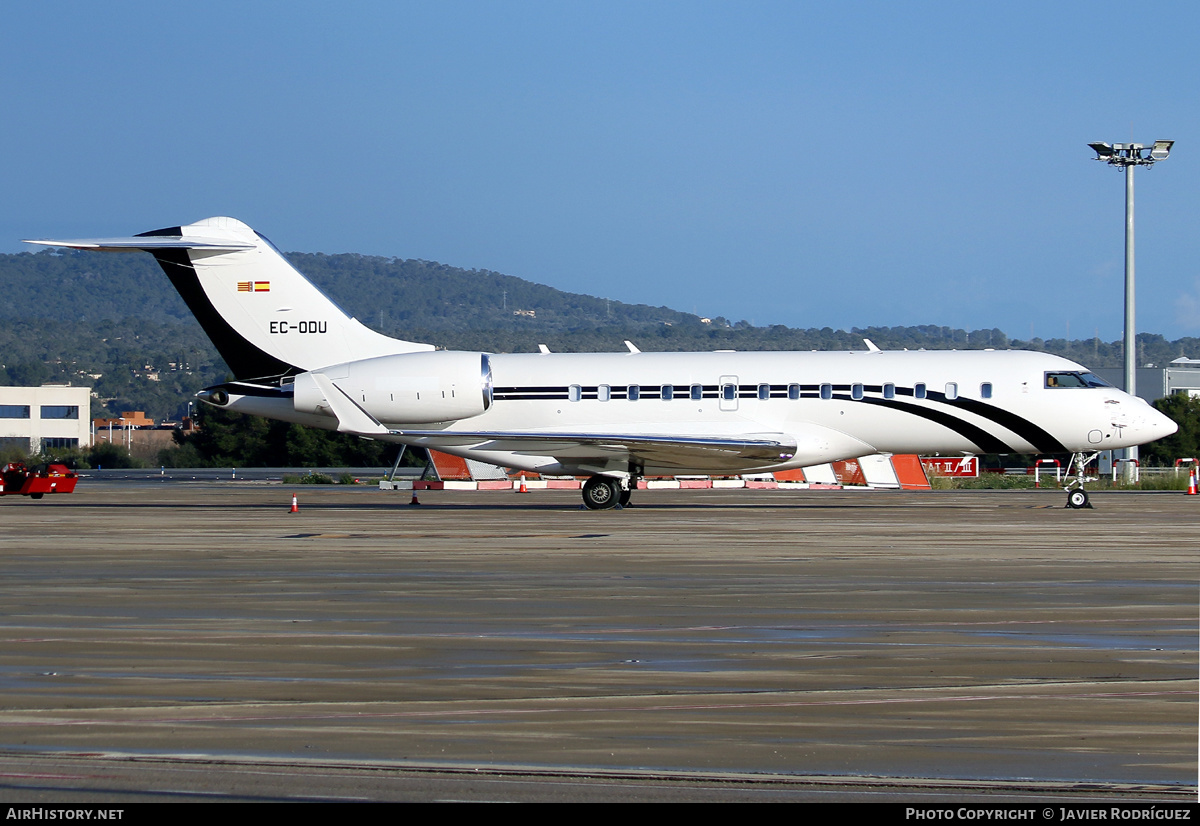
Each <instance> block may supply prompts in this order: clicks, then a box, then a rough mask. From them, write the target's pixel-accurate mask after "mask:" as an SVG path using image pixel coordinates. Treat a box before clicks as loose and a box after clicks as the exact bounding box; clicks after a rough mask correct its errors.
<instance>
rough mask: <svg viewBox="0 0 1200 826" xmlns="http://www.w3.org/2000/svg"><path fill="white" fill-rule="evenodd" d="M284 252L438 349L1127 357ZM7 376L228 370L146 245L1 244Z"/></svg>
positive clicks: (172, 402) (1101, 361)
mask: <svg viewBox="0 0 1200 826" xmlns="http://www.w3.org/2000/svg"><path fill="white" fill-rule="evenodd" d="M288 259H289V260H290V261H291V262H292V264H293V265H294V266H296V268H297V269H299V270H300V271H301V272H303V273H304V274H305V275H307V276H308V277H309V278H311V279H312V281H313V282H314V283H315V284H317V285H318V286H319V287H320V288H321V289H322V290H324V291H325V292H326V293H327V294H328V295H329V296H330V297H331V298H333V299H334V300H335V301H337V302H338V303H339V304H340V305H341V306H342V307H343V308H344V309H345V310H346V311H347V312H348V313H350V314H351V315H353V316H356V317H357V318H358V319H359V320H360V321H362V322H363V323H364V324H366V325H368V326H370V327H373V328H375V329H377V330H379V331H380V332H383V333H386V334H388V335H393V336H399V337H402V338H406V339H409V340H414V341H424V342H429V343H432V344H436V345H438V346H440V347H447V348H452V349H453V348H460V349H480V350H488V351H491V352H533V351H535V350H536V349H537V345H538V344H546V345H548V346H549V347H550V349H552V350H555V351H558V352H580V351H619V350H623V349H624V346H623V344H622V341H623V340H624V339H630V340H632V341H633V342H634V343H635V344H636V345H637V346H638V347H640V348H641V349H643V350H646V351H654V350H716V349H736V350H754V349H764V350H812V349H818V350H845V349H861V348H862V347H863V343H862V339H863V337H867V338H870V339H872V340H873V341H874V342H875V343H876V344H877V345H879V346H880V347H883V348H890V349H899V348H904V347H908V348H910V349H915V348H919V347H925V348H929V349H946V348H959V349H965V348H982V347H997V348H1001V347H1019V348H1027V349H1036V350H1048V351H1051V352H1056V353H1061V354H1063V355H1066V356H1068V357H1070V358H1074V359H1076V360H1078V361H1080V362H1082V363H1084V364H1087V365H1089V366H1092V367H1106V366H1113V367H1115V366H1119V365H1120V364H1121V346H1120V343H1119V342H1114V343H1107V342H1100V341H1096V340H1092V339H1086V340H1083V341H1072V342H1068V341H1065V340H1062V339H1053V340H1050V341H1042V340H1040V339H1034V340H1033V341H1018V340H1010V339H1009V338H1008V337H1007V336H1006V335H1005V334H1004V333H1003V332H1002V331H1000V330H997V329H992V330H974V331H971V332H969V333H968V332H967V331H965V330H956V329H951V328H948V327H938V326H933V325H926V326H919V327H886V328H877V327H872V328H865V329H859V328H854V329H852V330H849V331H845V330H832V329H830V328H828V327H824V328H820V329H818V328H809V329H794V328H788V327H783V326H772V327H752V326H751V325H750V324H748V323H747V322H745V321H738V322H736V323H730V322H728V321H726V319H724V318H715V319H712V320H711V322H709V323H705V322H704V321H703V320H701V319H700V318H699V317H697V316H695V315H692V314H690V313H681V312H678V311H676V310H671V309H669V308H666V307H649V306H646V305H644V304H625V303H622V302H620V301H610V300H609V299H607V298H604V297H593V296H586V295H576V294H573V293H565V292H561V291H559V290H555V289H553V288H551V287H546V286H543V285H540V284H534V283H531V282H529V281H524V280H522V279H520V278H515V277H513V276H508V275H502V274H500V273H496V272H491V271H487V270H463V269H459V268H456V267H450V266H446V265H444V264H437V263H434V262H430V261H418V260H401V259H394V258H382V257H372V256H362V255H354V254H342V255H324V254H320V253H289V254H288ZM0 296H3V300H2V301H0V384H40V383H43V382H48V381H59V382H71V383H73V384H76V385H79V384H88V385H91V386H93V387H94V389H95V391H96V394H97V397H98V398H97V401H96V402H95V404H94V414H95V415H101V413H102V412H103V410H105V409H106V410H108V411H111V412H113V413H119V412H120V411H121V410H145V411H146V412H147V413H148V414H149V415H151V416H153V417H156V418H163V417H168V416H177V415H179V413H180V412H181V410H182V409H183V408H184V407H185V406H186V402H187V400H188V398H190V397H191V395H192V394H193V393H194V392H195V391H196V390H198V389H200V388H202V387H204V386H207V385H209V384H215V383H217V382H220V381H222V380H223V379H224V378H225V373H226V368H225V366H224V364H223V363H222V362H221V360H220V359H219V357H218V356H217V355H216V352H215V351H214V350H213V348H212V347H211V345H210V344H209V343H208V341H207V339H206V338H205V337H204V335H203V333H202V332H201V331H200V329H199V327H198V326H197V325H196V323H195V322H194V321H193V319H192V317H191V314H190V313H189V312H188V310H187V308H186V307H185V306H184V304H183V302H182V301H181V300H180V299H179V297H178V295H176V293H175V291H174V289H172V287H171V285H170V282H169V281H168V280H167V279H166V277H165V276H164V275H163V274H162V271H161V270H160V269H159V268H158V265H157V264H156V263H155V262H154V259H153V258H151V257H150V256H149V255H146V254H142V253H130V254H108V253H88V252H73V251H66V252H62V251H54V250H44V251H41V252H37V253H20V254H15V255H0ZM1139 343H1140V344H1141V347H1142V353H1141V358H1140V359H1139V361H1142V362H1143V363H1144V362H1154V363H1165V362H1167V361H1169V360H1170V359H1172V358H1175V357H1177V356H1179V355H1180V354H1181V353H1185V352H1186V354H1188V355H1191V356H1193V357H1195V356H1196V355H1197V354H1200V339H1195V338H1189V339H1182V340H1180V341H1175V342H1168V341H1165V340H1164V339H1163V338H1162V337H1161V336H1156V335H1153V334H1146V335H1143V336H1140V337H1139Z"/></svg>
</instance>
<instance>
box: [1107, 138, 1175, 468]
mask: <svg viewBox="0 0 1200 826" xmlns="http://www.w3.org/2000/svg"><path fill="white" fill-rule="evenodd" d="M1174 145H1175V141H1155V142H1154V146H1152V147H1146V146H1144V145H1143V144H1140V143H1114V144H1107V143H1089V144H1088V146H1090V147H1091V148H1092V150H1093V151H1095V153H1096V160H1098V161H1104V162H1105V163H1107V164H1109V165H1111V166H1119V167H1121V168H1123V169H1124V170H1125V343H1124V346H1125V392H1126V393H1128V394H1129V395H1131V396H1133V395H1136V394H1137V329H1136V327H1135V326H1134V301H1133V292H1134V291H1133V169H1134V167H1136V166H1151V165H1153V164H1155V163H1158V162H1159V161H1163V160H1166V159H1167V156H1168V155H1170V154H1171V147H1172V146H1174ZM1125 458H1126V459H1128V460H1129V461H1128V462H1126V463H1125V475H1126V478H1127V479H1131V480H1132V479H1136V478H1137V476H1136V474H1137V458H1138V449H1137V448H1136V447H1130V448H1126V449H1125Z"/></svg>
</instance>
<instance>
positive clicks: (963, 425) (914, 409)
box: [834, 396, 1021, 453]
mask: <svg viewBox="0 0 1200 826" xmlns="http://www.w3.org/2000/svg"><path fill="white" fill-rule="evenodd" d="M834 398H835V399H838V400H839V401H847V402H849V401H856V400H855V399H851V398H850V397H849V396H834ZM857 401H859V402H861V403H863V404H873V405H877V406H879V407H886V408H888V409H889V410H899V411H901V412H903V413H911V414H912V415H914V416H919V417H921V418H922V419H927V420H929V421H931V422H934V423H936V424H940V425H941V426H942V427H946V428H949V429H950V430H953V431H954V432H955V433H957V434H958V435H960V436H962V437H963V438H964V439H967V440H968V441H971V442H974V443H975V446H976V447H978V448H979V452H980V453H1020V452H1021V451H1019V450H1013V448H1011V447H1009V446H1008V445H1007V444H1005V443H1004V442H1002V441H1001V440H1000V439H998V438H996V437H995V436H993V435H992V434H991V433H988V432H987V431H986V430H984V429H983V428H981V427H976V426H975V425H973V424H971V423H970V422H964V421H963V420H962V419H960V418H958V417H957V416H953V415H951V414H949V413H945V412H943V411H941V410H933V409H931V408H928V407H921V406H919V405H915V404H906V403H905V402H901V401H896V400H895V399H872V398H863V399H859V400H857Z"/></svg>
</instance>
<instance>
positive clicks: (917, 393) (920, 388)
mask: <svg viewBox="0 0 1200 826" xmlns="http://www.w3.org/2000/svg"><path fill="white" fill-rule="evenodd" d="M913 397H914V398H917V399H923V398H925V383H924V382H922V383H921V384H914V385H913Z"/></svg>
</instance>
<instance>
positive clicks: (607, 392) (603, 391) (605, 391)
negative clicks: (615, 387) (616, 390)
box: [596, 384, 612, 402]
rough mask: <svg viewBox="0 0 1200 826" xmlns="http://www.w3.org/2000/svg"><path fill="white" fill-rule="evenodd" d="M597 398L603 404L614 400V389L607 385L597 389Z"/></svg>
mask: <svg viewBox="0 0 1200 826" xmlns="http://www.w3.org/2000/svg"><path fill="white" fill-rule="evenodd" d="M596 398H597V399H599V400H600V401H602V402H606V401H608V400H609V399H611V398H612V388H611V387H609V386H608V385H607V384H602V385H600V386H599V387H597V388H596Z"/></svg>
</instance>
